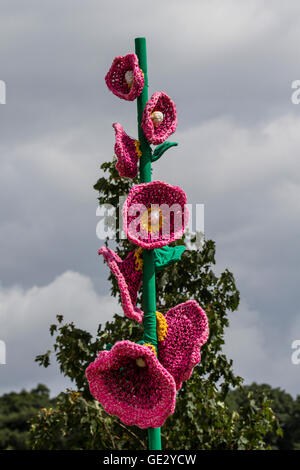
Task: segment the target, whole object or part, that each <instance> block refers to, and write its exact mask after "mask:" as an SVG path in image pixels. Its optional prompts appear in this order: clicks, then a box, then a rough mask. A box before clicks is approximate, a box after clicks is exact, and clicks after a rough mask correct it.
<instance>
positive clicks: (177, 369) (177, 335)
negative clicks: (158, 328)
mask: <svg viewBox="0 0 300 470" xmlns="http://www.w3.org/2000/svg"><path fill="white" fill-rule="evenodd" d="M165 319H166V321H167V324H168V329H167V335H166V337H165V339H164V340H163V341H161V342H159V343H158V357H159V360H160V362H161V364H162V365H163V366H164V367H165V369H167V371H168V372H170V374H171V375H172V376H173V377H174V380H175V383H176V388H177V390H178V389H179V388H181V386H182V382H183V381H184V380H187V379H189V378H190V376H191V375H192V372H193V368H194V367H195V365H196V364H198V362H200V359H201V354H200V349H201V346H202V345H203V344H204V343H206V341H207V338H208V334H209V329H208V320H207V316H206V313H205V312H204V310H202V308H201V307H200V305H199V304H198V303H197V302H196V301H195V300H189V301H188V302H184V303H182V304H179V305H177V306H176V307H174V308H172V309H170V310H169V311H168V312H167V313H166V315H165Z"/></svg>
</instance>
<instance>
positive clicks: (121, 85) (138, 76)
mask: <svg viewBox="0 0 300 470" xmlns="http://www.w3.org/2000/svg"><path fill="white" fill-rule="evenodd" d="M105 81H106V85H107V86H108V88H109V89H110V91H112V92H113V93H114V95H117V96H118V97H119V98H122V99H123V100H127V101H133V100H135V99H136V98H137V97H138V96H139V95H140V94H141V93H142V90H143V87H144V74H143V72H142V70H141V69H140V67H139V61H138V58H137V56H136V55H135V54H127V55H125V56H118V57H116V58H115V59H114V61H113V63H112V66H111V67H110V69H109V71H108V73H107V75H106V77H105Z"/></svg>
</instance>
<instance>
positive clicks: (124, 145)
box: [113, 122, 141, 178]
mask: <svg viewBox="0 0 300 470" xmlns="http://www.w3.org/2000/svg"><path fill="white" fill-rule="evenodd" d="M113 128H114V129H115V133H116V143H115V154H116V156H117V158H118V161H117V164H116V169H117V170H118V172H119V175H120V176H122V177H125V178H135V177H136V175H137V171H138V167H137V163H138V160H139V158H140V156H141V151H140V143H139V141H138V140H135V139H132V138H131V137H129V136H128V135H127V134H126V132H124V130H123V127H122V126H121V124H119V123H117V122H116V123H114V124H113Z"/></svg>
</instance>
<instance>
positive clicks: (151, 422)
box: [86, 341, 176, 428]
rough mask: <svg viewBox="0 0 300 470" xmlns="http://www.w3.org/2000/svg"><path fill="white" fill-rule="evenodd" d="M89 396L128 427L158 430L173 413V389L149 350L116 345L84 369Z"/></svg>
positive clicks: (139, 346)
mask: <svg viewBox="0 0 300 470" xmlns="http://www.w3.org/2000/svg"><path fill="white" fill-rule="evenodd" d="M86 377H87V379H88V382H89V387H90V391H91V394H92V395H93V396H94V397H95V398H96V400H98V401H99V402H100V403H101V405H102V406H103V408H104V410H105V411H106V412H107V413H109V414H111V415H116V416H118V417H119V418H120V420H121V421H122V422H123V423H124V424H127V425H130V426H133V425H135V426H139V427H140V428H148V427H153V428H156V427H160V426H162V425H163V423H164V422H165V420H166V419H167V417H168V416H169V415H170V414H172V413H173V412H174V408H175V397H176V386H175V382H174V379H173V377H172V376H171V374H169V372H167V371H166V370H165V369H164V367H163V366H162V365H161V364H160V363H159V361H158V359H157V357H156V355H155V354H154V352H153V351H152V350H151V348H148V347H145V346H143V345H141V344H136V343H133V342H131V341H119V342H117V343H116V344H115V345H114V346H113V347H112V349H111V350H110V351H102V352H100V353H99V355H98V357H97V359H96V360H95V361H94V362H92V363H91V364H90V365H89V366H88V368H87V369H86Z"/></svg>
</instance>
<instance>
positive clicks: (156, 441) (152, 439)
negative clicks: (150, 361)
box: [135, 38, 161, 450]
mask: <svg viewBox="0 0 300 470" xmlns="http://www.w3.org/2000/svg"><path fill="white" fill-rule="evenodd" d="M135 52H136V55H137V57H138V59H139V65H140V68H141V69H142V71H143V73H144V78H145V83H144V88H143V91H142V93H141V94H140V96H139V97H138V99H137V115H138V135H139V141H140V149H141V152H142V156H141V160H140V182H141V183H150V181H151V147H150V145H149V143H148V141H147V139H146V138H145V136H144V132H143V130H142V127H141V122H142V117H143V110H144V108H145V105H146V103H147V101H148V75H147V49H146V39H145V38H135ZM143 260H144V266H143V310H144V319H143V326H144V336H143V339H144V340H145V342H147V343H148V342H149V343H151V344H153V345H154V346H155V348H157V333H156V299H155V265H154V253H153V250H143ZM148 440H149V449H150V450H161V436H160V428H148Z"/></svg>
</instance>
